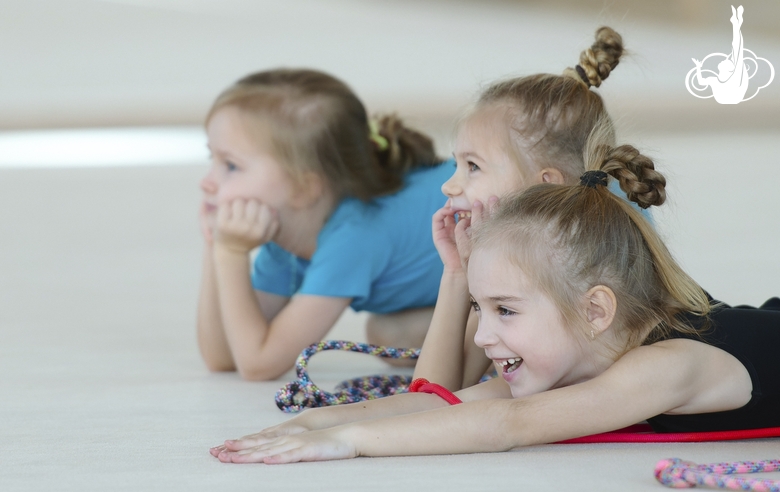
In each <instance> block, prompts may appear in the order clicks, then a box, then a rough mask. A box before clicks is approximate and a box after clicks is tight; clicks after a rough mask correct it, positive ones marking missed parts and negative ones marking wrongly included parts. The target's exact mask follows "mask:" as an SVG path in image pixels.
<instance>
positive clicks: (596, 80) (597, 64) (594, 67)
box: [577, 26, 625, 87]
mask: <svg viewBox="0 0 780 492" xmlns="http://www.w3.org/2000/svg"><path fill="white" fill-rule="evenodd" d="M624 51H625V50H624V48H623V37H622V36H620V34H618V33H617V32H616V31H615V30H614V29H612V28H611V27H606V26H604V27H600V28H599V29H598V30H597V31H596V41H595V42H594V43H593V45H591V47H590V48H588V49H586V50H585V51H583V52H582V53H581V54H580V63H579V65H578V66H577V67H578V68H577V76H578V78H582V79H583V80H584V79H587V84H589V85H591V86H594V87H599V86H600V85H601V83H602V82H603V81H604V79H606V78H607V77H609V74H610V72H612V70H614V69H615V67H616V66H617V65H618V63H620V57H621V56H623V52H624ZM583 74H584V75H585V77H582V75H583Z"/></svg>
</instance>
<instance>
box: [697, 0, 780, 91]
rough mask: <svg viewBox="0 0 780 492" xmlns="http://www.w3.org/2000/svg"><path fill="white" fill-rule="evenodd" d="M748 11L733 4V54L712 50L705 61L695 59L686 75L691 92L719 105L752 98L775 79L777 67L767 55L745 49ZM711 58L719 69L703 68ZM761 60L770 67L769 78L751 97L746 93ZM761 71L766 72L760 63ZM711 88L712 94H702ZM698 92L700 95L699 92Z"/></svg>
mask: <svg viewBox="0 0 780 492" xmlns="http://www.w3.org/2000/svg"><path fill="white" fill-rule="evenodd" d="M744 11H745V9H744V8H742V5H740V6H739V8H737V9H734V6H733V5H732V6H731V12H732V16H731V19H729V20H730V21H731V25H732V27H733V36H732V40H731V53H730V54H728V55H726V54H723V53H712V54H709V55H707V56H706V57H705V58H704V59H703V60H702V61H698V60H697V59H695V58H692V60H693V63H694V64H695V65H696V66H695V67H693V68H692V69H691V70H690V71H689V72H688V74H687V75H686V76H685V88H686V89H688V92H690V93H691V94H693V95H694V96H696V97H698V98H700V99H708V98H710V97H714V98H715V100H716V101H717V102H718V103H720V104H739V103H741V102H742V101H749V100H750V99H753V98H754V97H756V94H758V92H759V91H760V90H761V89H763V88H764V87H766V86H768V85H769V84H770V83H771V82H772V80H773V79H774V78H775V67H773V66H772V64H771V63H769V61H768V60H767V59H766V58H761V57H760V56H756V54H755V53H753V52H752V51H750V50H749V49H747V48H745V45H744V42H743V40H742V32H741V31H740V28H741V27H742V13H743V12H744ZM710 58H712V59H713V62H716V61H718V60H720V61H719V62H718V72H717V73H716V72H715V71H714V70H708V69H703V68H702V66H703V65H704V63H705V62H706V61H707V60H708V59H710ZM759 62H763V63H765V64H766V66H767V67H768V69H769V80H768V81H767V82H766V83H765V84H764V85H762V86H760V87H757V88H755V92H753V93H752V94H751V95H750V96H749V97H745V94H747V91H748V86H749V85H750V79H752V78H753V77H754V76H755V75H756V74H757V73H758V72H759ZM761 67H762V71H766V68H763V64H761ZM703 74H711V75H713V76H712V77H704V76H703ZM708 87H709V88H710V89H711V93H710V94H709V95H700V94H701V93H706V92H708V91H707V88H708ZM697 93H699V94H697Z"/></svg>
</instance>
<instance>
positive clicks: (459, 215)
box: [455, 210, 471, 220]
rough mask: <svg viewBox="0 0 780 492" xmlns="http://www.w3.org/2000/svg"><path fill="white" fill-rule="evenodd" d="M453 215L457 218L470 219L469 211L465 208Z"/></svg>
mask: <svg viewBox="0 0 780 492" xmlns="http://www.w3.org/2000/svg"><path fill="white" fill-rule="evenodd" d="M455 217H457V218H458V220H463V219H470V218H471V212H469V211H467V210H463V211H460V212H458V213H456V214H455Z"/></svg>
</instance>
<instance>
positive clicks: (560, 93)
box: [474, 27, 625, 182]
mask: <svg viewBox="0 0 780 492" xmlns="http://www.w3.org/2000/svg"><path fill="white" fill-rule="evenodd" d="M624 52H625V50H624V48H623V38H622V37H621V36H620V34H618V33H617V32H615V31H614V30H613V29H611V28H609V27H601V28H599V29H598V30H597V31H596V40H595V42H594V43H593V45H592V46H591V47H590V48H589V49H587V50H585V51H583V52H582V53H581V54H580V62H579V65H577V68H567V69H566V70H564V72H563V74H562V75H552V74H536V75H529V76H527V77H522V78H515V79H510V80H506V81H502V82H498V83H496V84H493V85H492V86H490V87H489V88H487V89H486V90H485V91H484V92H483V93H482V95H481V96H480V98H479V100H478V101H477V104H476V107H475V108H474V109H475V112H476V111H479V110H481V109H498V110H500V111H502V112H503V114H504V117H505V119H506V121H505V123H506V124H505V126H506V128H508V129H509V132H510V133H509V140H510V142H509V143H510V145H509V148H510V149H511V150H512V152H514V153H515V154H516V155H515V156H514V157H515V158H516V159H515V160H516V161H517V162H523V161H526V160H527V159H523V158H522V156H526V155H531V156H532V164H533V166H534V167H535V168H536V169H535V171H538V170H541V169H543V168H545V167H548V166H553V167H555V168H557V169H559V170H560V171H561V172H562V173H563V175H564V179H565V180H566V181H567V182H572V181H574V180H576V178H577V177H578V176H579V175H580V174H582V172H583V170H584V162H583V160H582V154H583V151H584V149H585V144H586V142H587V140H588V135H590V133H591V131H592V130H593V129H594V128H595V126H596V124H597V123H598V122H600V121H604V120H608V119H609V115H608V114H607V111H606V109H605V107H604V102H603V101H602V99H601V96H599V95H598V94H597V93H596V92H594V91H592V90H590V87H591V86H595V87H599V86H600V85H601V83H602V81H603V80H604V79H606V78H607V77H609V74H610V73H611V72H612V70H614V69H615V67H616V66H617V65H618V63H619V61H620V57H621V56H622V55H623V53H624ZM612 140H613V141H614V134H613V135H612Z"/></svg>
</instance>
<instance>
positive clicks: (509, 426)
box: [337, 399, 525, 456]
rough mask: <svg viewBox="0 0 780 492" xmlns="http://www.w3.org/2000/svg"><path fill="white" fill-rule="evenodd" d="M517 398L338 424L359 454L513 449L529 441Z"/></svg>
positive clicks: (451, 452)
mask: <svg viewBox="0 0 780 492" xmlns="http://www.w3.org/2000/svg"><path fill="white" fill-rule="evenodd" d="M512 403H513V401H512V400H511V399H501V400H481V401H475V402H470V403H464V404H461V405H456V406H453V407H448V408H439V409H433V410H428V411H423V412H418V413H413V414H407V415H401V416H396V417H391V418H383V419H376V420H367V421H363V422H358V423H356V424H354V425H349V426H343V427H342V428H340V429H337V430H338V432H343V433H344V435H345V436H346V438H347V439H348V440H350V441H351V442H353V443H354V444H355V448H356V451H357V453H358V455H359V456H414V455H436V454H461V453H480V452H496V451H508V450H510V449H513V448H515V447H519V446H522V445H524V444H525V442H524V441H523V439H522V438H521V437H520V436H521V435H522V430H521V429H519V428H518V426H517V425H516V424H517V423H518V419H517V418H516V415H513V405H512Z"/></svg>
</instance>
